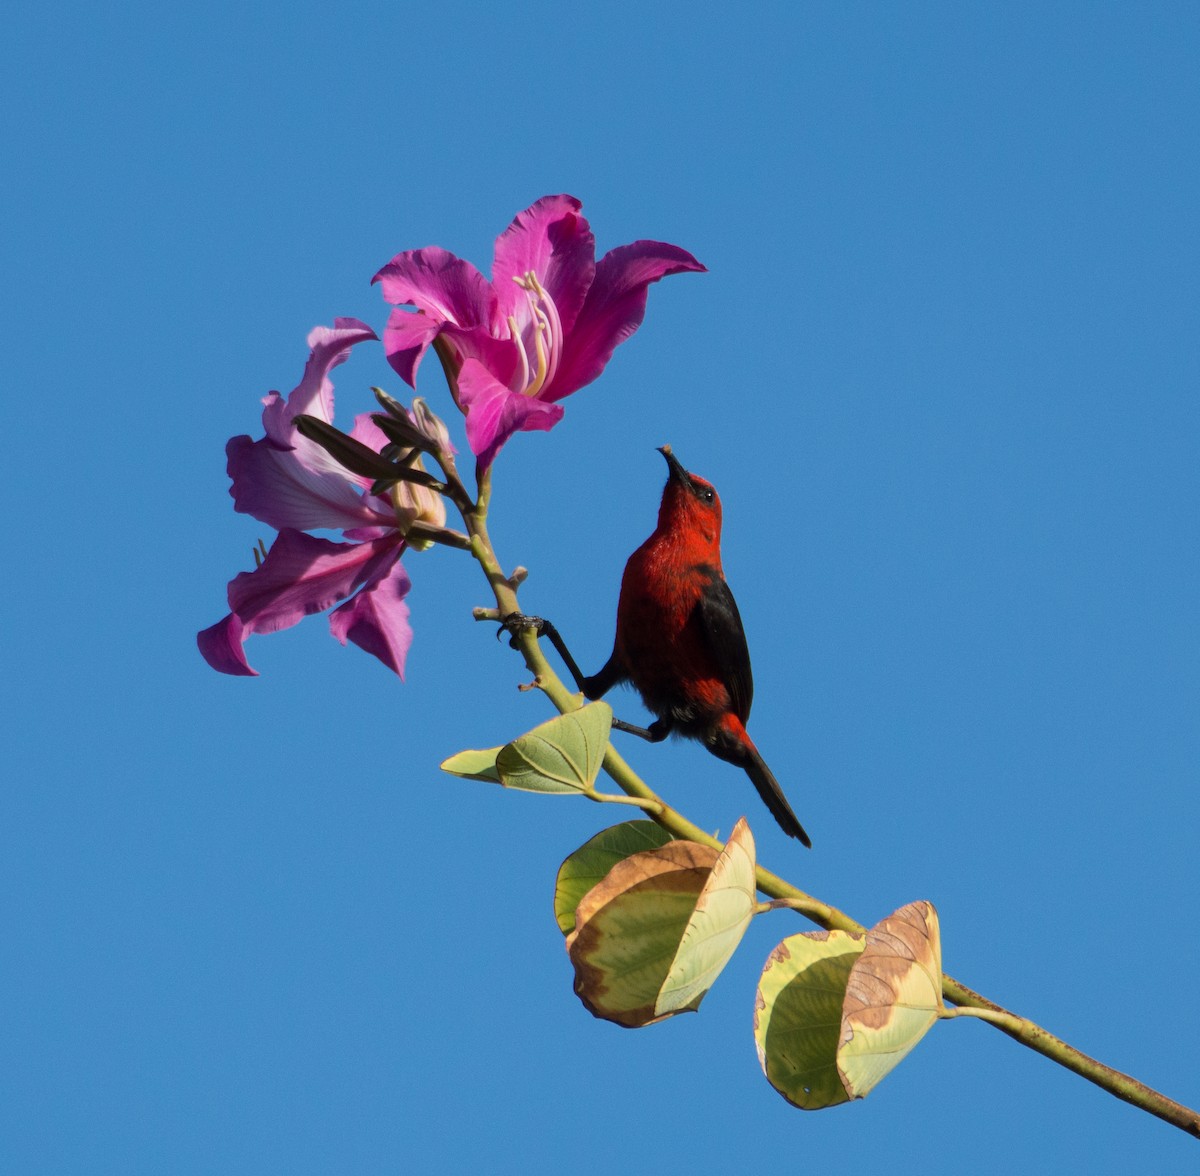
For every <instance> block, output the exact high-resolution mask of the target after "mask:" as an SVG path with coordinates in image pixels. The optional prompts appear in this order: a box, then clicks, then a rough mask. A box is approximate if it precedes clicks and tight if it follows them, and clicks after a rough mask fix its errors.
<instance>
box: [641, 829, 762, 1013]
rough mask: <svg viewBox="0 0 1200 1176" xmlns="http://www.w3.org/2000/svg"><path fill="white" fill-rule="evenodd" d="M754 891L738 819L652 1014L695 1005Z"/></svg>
mask: <svg viewBox="0 0 1200 1176" xmlns="http://www.w3.org/2000/svg"><path fill="white" fill-rule="evenodd" d="M757 894H758V890H757V885H756V883H755V877H754V837H753V835H752V834H751V833H750V826H749V825H747V824H746V818H745V817H743V818H742V819H741V820H739V821H738V823H737V824H736V825H735V826H734V828H733V832H732V833H731V834H730V835H729V840H728V841H727V842H726V843H725V848H724V849H723V850H721V854H720V856H719V857H718V858H717V860H716V863H715V864H714V865H713V868H712V873H711V874H709V876H708V879H707V881H706V882H705V883H704V889H703V890H701V892H700V895H699V898H698V899H697V900H696V908H695V910H693V911H692V915H691V918H690V919H688V923H687V927H686V928H685V929H684V932H683V937H682V939H681V940H680V942H679V947H678V950H677V951H676V953H675V959H674V960H673V961H672V962H671V969H670V971H669V972H668V973H667V977H666V979H665V980H664V981H663V984H662V987H661V989H660V990H659V994H658V999H657V1001H656V1002H655V1005H654V1011H655V1013H656V1014H658V1015H663V1014H666V1013H678V1012H682V1011H684V1010H685V1009H693V1008H697V1007H698V1006H699V1004H700V1001H701V1000H702V999H703V997H704V994H705V993H706V992H707V991H708V990H709V989H710V988H711V987H712V985H713V983H714V981H715V980H716V978H717V977H718V976H719V975H720V974H721V971H722V969H723V968H724V967H725V965H726V964H727V963H728V962H729V958H730V956H732V955H733V953H734V952H735V951H736V950H737V946H738V944H739V943H741V941H742V936H743V935H744V934H745V933H746V928H747V927H748V926H750V920H751V918H753V916H754V906H755V902H756V897H757Z"/></svg>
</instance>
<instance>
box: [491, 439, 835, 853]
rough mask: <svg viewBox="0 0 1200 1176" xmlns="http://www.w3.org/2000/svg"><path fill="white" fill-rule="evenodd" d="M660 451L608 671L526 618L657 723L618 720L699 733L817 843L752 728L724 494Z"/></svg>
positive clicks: (803, 837) (789, 823)
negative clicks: (646, 530) (652, 505)
mask: <svg viewBox="0 0 1200 1176" xmlns="http://www.w3.org/2000/svg"><path fill="white" fill-rule="evenodd" d="M658 452H659V453H661V454H662V455H663V457H664V458H665V459H666V462H667V484H666V486H665V487H664V489H663V495H662V502H661V504H660V506H659V510H658V525H657V526H656V527H655V529H654V532H653V534H651V536H650V537H649V538H648V539H647V540H646V541H645V542H644V543H643V544H642V545H641V546H640V547H639V548H638V549H637V550H636V551H635V552H634V553H633V555H631V556H630V557H629V561H628V562H627V563H626V565H625V573H624V575H623V576H622V578H621V593H620V598H619V600H618V603H617V624H616V635H615V637H614V640H613V650H612V655H611V656H610V657H609V659H608V661H607V662H606V663H605V664H604V666H603V668H602V669H601V670H600V671H599V672H598V673H596V674H592V675H590V676H588V675H583V674H581V673H580V671H579V667H578V666H577V664H576V663H575V660H574V659H573V658H572V657H571V655H570V653H569V652H568V651H567V649H566V646H565V644H564V643H563V641H562V639H561V637H560V636H559V634H558V633H557V631H556V630H555V629H554V626H553V625H551V624H550V623H549V622H547V621H545V620H543V619H542V618H524V617H522V618H519V621H520V622H522V623H523V624H528V623H530V622H535V623H536V627H537V628H538V631H539V632H542V633H545V635H546V636H547V637H549V638H550V639H551V641H552V642H553V644H554V645H555V648H557V649H558V651H559V654H560V655H561V656H562V657H563V660H564V661H565V662H566V664H567V666H568V668H569V669H570V670H571V673H572V675H573V676H574V677H575V680H576V684H577V685H578V687H579V688H580V689H581V690H582V691H583V694H584V696H585V697H586V698H588V699H598V698H601V697H602V696H603V695H605V694H607V693H608V691H609V690H611V689H612V688H613V687H614V686H616V685H618V684H619V683H629V684H630V685H632V686H633V687H634V689H635V690H637V692H638V693H639V694H640V695H641V697H642V701H643V702H644V703H645V704H646V708H647V709H648V710H649V711H650V712H651V713H652V714H654V715H655V719H654V722H653V723H651V724H650V726H649V728H640V727H634V726H632V725H631V724H628V723H622V722H620V721H619V720H618V721H615V722H614V724H613V725H614V726H616V727H618V728H619V729H622V730H625V731H632V732H633V733H634V734H637V735H641V736H642V737H643V738H646V739H648V740H650V741H651V742H654V743H657V742H659V741H660V740H662V739H665V738H666V737H667V736H668V735H671V734H677V735H681V736H684V737H685V738H691V739H696V740H699V742H700V743H702V744H703V745H704V746H705V747H706V748H707V749H708V750H709V751H710V752H712V754H713V755H715V756H717V757H718V758H719V759H722V760H725V761H727V762H728V763H731V764H736V765H737V766H738V767H740V768H742V769H743V770H744V771H745V773H746V775H748V776H749V777H750V780H751V781H752V783H753V784H754V787H755V788H756V789H757V791H758V795H759V796H760V797H761V798H762V800H763V802H764V803H765V804H766V806H767V808H768V809H769V810H770V812H771V815H772V816H773V817H774V818H775V820H776V821H777V822H778V824H779V827H780V828H781V829H782V830H783V831H784V832H785V833H786V834H787V835H788V836H789V837H794V838H796V839H797V840H798V841H800V842H801V843H802V844H803V845H805V846H808V847H811V845H812V842H811V841H810V840H809V836H808V834H807V833H806V832H805V830H804V826H803V825H801V824H800V821H799V820H798V819H797V817H796V814H795V813H794V812H793V811H792V808H791V805H789V804H788V802H787V798H786V797H785V796H784V794H783V790H782V789H781V788H780V786H779V781H778V780H776V779H775V776H774V774H773V773H772V772H771V769H770V768H768V767H767V765H766V762H765V761H764V760H763V757H762V755H761V754H760V753H759V750H758V748H757V747H755V745H754V742H753V740H752V739H751V738H750V736H749V734H748V733H747V732H746V722H747V720H748V719H749V717H750V705H751V703H752V701H753V699H754V678H753V675H752V674H751V670H750V651H749V648H748V646H747V644H746V633H745V629H744V628H743V626H742V618H741V615H740V614H739V612H738V607H737V602H736V601H735V600H734V598H733V593H732V592H731V591H730V588H729V585H728V584H727V583H726V582H725V573H724V571H723V569H722V567H721V500H720V498H718V497H717V492H716V490H715V489H714V488H713V486H712V483H711V482H707V481H705V480H704V479H703V478H701V477H699V476H698V475H696V474H691V473H688V471H687V470H686V469H684V467H683V465H682V464H681V463H680V461H679V459H678V458H677V457H676V456H675V454H674V453H673V452H672V450H671V447H670V446H669V445H663V446H662V447H661V448H660V449H659V450H658ZM509 619H510V618H505V621H506V622H507V621H508V620H509ZM512 619H514V620H515V619H517V618H512ZM505 627H508V626H507V625H506V626H505Z"/></svg>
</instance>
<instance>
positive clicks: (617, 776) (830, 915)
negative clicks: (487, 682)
mask: <svg viewBox="0 0 1200 1176" xmlns="http://www.w3.org/2000/svg"><path fill="white" fill-rule="evenodd" d="M439 356H441V352H440V351H439ZM442 358H443V368H444V369H445V371H446V378H447V380H448V382H449V383H450V386H451V392H452V393H453V394H454V396H455V402H456V403H457V401H458V396H457V388H456V381H455V379H454V375H455V373H454V372H453V367H452V365H451V364H448V363H446V361H445V357H444V356H442ZM477 476H478V481H479V494H478V498H477V501H476V504H475V506H474V508H473V509H469V510H465V511H464V512H463V521H464V523H465V524H466V529H467V534H468V536H469V537H470V547H471V553H472V555H474V557H475V559H476V560H477V561H478V562H479V565H480V566H481V567H482V568H483V571H484V574H485V575H486V576H487V579H488V583H489V584H491V586H492V592H493V593H494V595H495V598H496V609H495V611H494V612H493V610H491V609H476V610H475V616H476V619H479V620H498V619H499V618H502V617H505V616H507V615H508V614H509V613H515V612H520V611H521V610H520V608H519V606H518V603H517V590H516V585H517V584H518V583H519V582H520V581H519V579H518V578H516V577H512V576H506V575H505V574H504V572H503V570H502V568H501V566H500V561H499V560H498V559H497V558H496V553H495V551H494V549H493V547H492V543H491V539H490V538H489V536H488V530H487V511H488V506H489V504H490V501H491V488H492V481H491V470H490V469H488V470H484V471H482V472H480V471H477ZM513 644H514V647H515V648H517V649H518V650H519V651H520V653H521V655H522V657H523V658H524V659H525V665H526V666H527V667H528V669H529V671H530V672H531V673H532V674H533V676H534V685H535V686H537V687H538V689H540V690H541V691H542V693H543V694H545V695H546V697H547V698H548V699H549V700H550V701H551V702H552V703H553V704H554V706H555V707H556V708H557V709H558V711H559V712H560V713H562V714H566V713H567V712H568V711H573V710H578V709H579V708H580V707H581V706H582V705H583V703H584V699H583V695H581V694H577V693H574V692H572V691H570V690H568V689H567V687H566V686H565V685H564V684H563V682H562V680H561V679H560V678H559V677H558V675H557V674H556V673H555V671H554V669H553V667H552V666H551V665H550V663H549V662H548V661H547V660H546V658H545V655H544V654H543V653H542V649H541V646H540V645H539V643H538V639H537V635H536V633H535V632H534V631H533V630H532V629H522V630H521V631H520V632H519V633H518V634H517V635H516V637H515V638H514V641H513ZM604 771H605V772H606V773H607V774H608V776H609V777H610V778H611V779H612V781H613V782H614V783H615V784H616V785H617V787H619V788H620V789H621V791H622V792H624V793H625V795H626V796H628V797H630V798H633V799H632V801H631V803H634V804H638V805H639V807H642V808H644V809H645V811H646V812H647V814H648V815H649V816H650V817H651V818H652V819H653V820H655V821H656V822H657V823H658V824H659V825H661V826H662V827H663V828H664V829H666V830H667V832H668V833H671V834H673V835H674V836H675V837H677V838H679V839H681V840H685V841H695V842H699V843H700V844H701V845H710V846H712V847H713V848H714V849H717V850H720V849H721V848H722V847H723V843H722V842H720V841H718V840H717V839H716V838H715V837H712V836H710V835H709V834H708V833H706V832H705V831H704V830H703V829H701V828H699V826H697V825H694V824H692V822H691V821H689V820H688V819H687V818H686V817H685V816H684V815H683V814H682V813H680V812H678V811H677V810H675V809H673V808H671V807H670V805H668V804H666V803H665V802H664V801H663V800H662V798H661V797H659V796H658V795H657V794H656V793H655V792H654V791H653V790H652V789H651V788H650V787H649V786H648V785H646V784H645V782H644V781H643V780H642V779H641V777H640V776H638V774H637V773H636V772H634V771H633V769H632V768H631V767H630V766H629V765H628V764H627V763H626V762H625V760H624V759H623V758H622V757H621V755H620V753H619V752H618V751H617V750H616V748H615V747H613V746H612V744H611V743H610V744H609V746H608V749H607V750H606V752H605V754H604ZM594 799H600V797H598V796H597V797H595V798H594ZM612 799H614V800H618V801H619V800H620V799H621V798H619V797H614V798H612ZM757 883H758V889H759V890H760V891H762V893H763V894H765V895H767V896H768V897H769V898H770V899H772V900H774V901H773V902H772V903H771V904H770V905H772V906H774V905H780V906H787V907H790V908H792V909H794V910H796V911H798V912H800V913H801V914H803V915H804V916H805V917H806V918H808V919H810V920H811V921H812V922H814V923H816V924H817V926H819V927H823V928H824V929H825V930H827V931H834V930H836V931H850V932H853V933H855V934H859V935H862V934H865V933H866V930H867V928H866V927H864V926H863V925H862V924H861V923H859V922H857V921H856V920H855V919H852V918H851V917H850V916H849V915H847V914H845V913H844V912H842V911H840V910H838V909H837V907H834V906H830V905H829V904H828V903H824V902H821V901H820V900H819V899H817V898H814V897H813V896H812V895H811V894H806V893H805V892H804V891H803V890H800V889H799V888H798V887H796V886H793V885H792V884H791V883H790V882H787V881H785V880H784V879H783V878H780V877H779V876H778V875H777V874H773V873H771V872H770V871H769V870H766V869H764V868H763V867H762V866H759V867H758V875H757ZM942 995H943V997H944V998H945V999H946V1000H948V1001H951V1002H953V1004H955V1005H957V1006H959V1007H958V1008H957V1009H955V1010H954V1012H953V1013H951V1014H950V1015H951V1016H954V1015H964V1016H975V1017H977V1018H979V1019H980V1020H985V1021H987V1022H989V1023H990V1024H992V1025H994V1026H995V1027H996V1028H997V1029H999V1030H1000V1032H1001V1033H1006V1034H1007V1035H1008V1036H1009V1037H1011V1038H1013V1039H1014V1040H1015V1041H1019V1042H1020V1043H1021V1044H1022V1045H1024V1046H1027V1047H1028V1048H1029V1049H1032V1050H1035V1051H1036V1052H1038V1053H1040V1054H1042V1055H1043V1056H1044V1057H1047V1058H1049V1059H1050V1060H1051V1061H1054V1062H1057V1063H1058V1064H1059V1065H1060V1066H1065V1067H1066V1068H1067V1069H1068V1070H1072V1071H1073V1072H1074V1073H1076V1074H1078V1075H1080V1076H1081V1077H1083V1078H1086V1079H1087V1080H1088V1081H1089V1082H1093V1083H1095V1085H1097V1086H1099V1087H1100V1088H1101V1089H1102V1090H1107V1091H1108V1092H1109V1093H1110V1094H1113V1095H1115V1096H1116V1097H1117V1098H1120V1099H1123V1100H1125V1101H1126V1102H1128V1103H1131V1104H1132V1105H1134V1106H1136V1107H1139V1108H1140V1109H1141V1110H1144V1111H1148V1112H1149V1113H1150V1114H1152V1115H1157V1116H1158V1117H1159V1118H1160V1119H1163V1120H1165V1121H1166V1122H1168V1123H1170V1124H1172V1125H1173V1126H1175V1127H1178V1128H1180V1130H1182V1131H1185V1132H1187V1133H1188V1134H1189V1135H1192V1136H1194V1137H1196V1138H1198V1139H1200V1114H1197V1112H1196V1111H1193V1110H1192V1109H1191V1108H1189V1107H1185V1106H1183V1105H1182V1104H1181V1103H1177V1102H1175V1101H1174V1100H1173V1099H1169V1098H1167V1097H1166V1095H1163V1094H1160V1093H1159V1092H1158V1091H1156V1090H1153V1089H1152V1088H1151V1087H1149V1086H1147V1085H1145V1083H1142V1082H1139V1081H1138V1080H1137V1079H1136V1078H1132V1077H1130V1076H1129V1075H1128V1074H1123V1073H1121V1072H1120V1071H1119V1070H1114V1069H1113V1068H1112V1067H1111V1066H1106V1065H1104V1064H1103V1063H1102V1062H1098V1061H1097V1060H1096V1059H1095V1058H1092V1057H1089V1056H1088V1055H1087V1054H1085V1053H1082V1052H1081V1051H1080V1050H1077V1049H1075V1047H1074V1046H1071V1045H1068V1044H1067V1043H1066V1042H1065V1041H1063V1040H1062V1039H1061V1038H1058V1037H1055V1036H1054V1035H1053V1034H1052V1033H1049V1032H1047V1031H1046V1030H1045V1029H1043V1028H1042V1027H1041V1026H1040V1025H1036V1024H1034V1022H1032V1021H1030V1020H1028V1019H1027V1018H1025V1017H1020V1016H1018V1015H1017V1014H1016V1013H1012V1012H1010V1011H1009V1010H1008V1009H1005V1008H1003V1007H1002V1006H1000V1005H998V1004H996V1003H995V1002H994V1001H991V1000H988V999H987V998H986V997H984V996H981V995H980V994H979V993H978V992H975V991H974V990H973V989H970V988H968V987H967V986H966V985H965V984H962V983H960V982H959V981H958V980H955V979H954V978H953V977H951V976H947V975H945V974H944V973H943V975H942Z"/></svg>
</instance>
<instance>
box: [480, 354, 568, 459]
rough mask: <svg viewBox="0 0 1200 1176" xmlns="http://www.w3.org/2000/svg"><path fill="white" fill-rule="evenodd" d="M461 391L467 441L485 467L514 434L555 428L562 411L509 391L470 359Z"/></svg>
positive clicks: (551, 405)
mask: <svg viewBox="0 0 1200 1176" xmlns="http://www.w3.org/2000/svg"><path fill="white" fill-rule="evenodd" d="M458 392H459V397H460V398H461V400H462V405H463V410H464V411H465V412H466V414H467V442H468V444H469V445H470V446H471V452H472V453H474V454H475V455H476V456H477V457H478V459H479V464H480V466H481V467H483V468H485V469H486V468H487V467H488V466H489V465H491V464H492V462H493V461H495V460H496V454H497V453H499V452H500V447H501V446H502V445H503V444H504V443H505V441H507V440H508V439H509V438H510V437H511V436H512V435H513V434H514V433H516V432H518V431H521V430H526V429H543V430H545V429H552V428H553V427H554V426H555V425H556V424H557V423H558V422H559V421H560V420H562V415H563V410H562V408H561V407H559V405H557V404H547V403H545V402H544V401H542V400H536V399H534V398H533V397H532V396H524V395H522V394H521V393H520V392H513V391H512V390H511V389H510V388H506V387H505V386H504V385H503V384H501V383H500V382H499V381H498V380H496V379H494V378H493V377H492V374H491V373H490V372H489V371H488V370H487V368H485V367H484V366H483V364H481V363H480V362H479V361H478V360H474V359H468V360H467V361H466V362H465V363H464V364H463V366H462V371H461V372H459V374H458Z"/></svg>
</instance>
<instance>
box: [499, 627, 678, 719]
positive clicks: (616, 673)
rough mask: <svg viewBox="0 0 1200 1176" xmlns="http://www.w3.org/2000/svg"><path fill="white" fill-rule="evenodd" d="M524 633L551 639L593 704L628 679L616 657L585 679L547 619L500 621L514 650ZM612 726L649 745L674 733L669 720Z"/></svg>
mask: <svg viewBox="0 0 1200 1176" xmlns="http://www.w3.org/2000/svg"><path fill="white" fill-rule="evenodd" d="M522 629H532V630H533V631H534V632H535V633H537V635H538V636H539V637H546V638H548V639H549V641H550V644H551V645H553V646H554V648H555V649H556V650H558V656H559V657H561V658H562V659H563V664H564V665H566V667H567V669H568V670H570V671H571V677H572V678H574V679H575V685H576V686H577V687H578V688H579V689H580V690H581V691H582V692H583V696H584V697H585V698H588V699H592V700H595V699H597V698H602V697H603V696H604V695H605V694H607V693H608V692H609V691H610V690H611V689H612V688H613V687H614V686H615V685H616V684H617V683H618V682H619V681H621V679H622V677H623V676H624V675H623V674H622V673H621V665H620V662H618V661H617V659H616V657H615V656H613V657H610V658H609V659H608V661H607V662H605V663H604V667H603V668H602V669H601V670H600V672H599V673H597V674H592V675H591V676H590V677H588V676H587V675H585V674H584V673H583V672H582V671H581V670H580V668H579V663H578V662H576V660H575V659H574V658H573V657H572V656H571V651H570V650H569V649H568V648H567V643H566V642H565V641H564V640H563V639H562V634H561V633H560V632H559V631H558V630H557V629H556V628H555V627H554V624H553V622H551V621H548V620H546V618H545V617H531V616H526V615H525V613H509V614H508V616H506V617H501V618H500V633H508V634H510V635H511V636H510V640H509V644H510V645H512V646H513V647H514V648H515V647H516V644H517V634H518V633H520V632H521V630H522ZM496 635H497V636H499V635H500V634H499V633H497V634H496ZM612 725H613V730H614V731H624V732H625V733H626V734H628V735H636V736H637V737H638V738H639V739H645V740H646V741H647V742H649V743H661V742H662V741H663V740H664V739H666V737H667V736H668V735H670V733H671V724H670V722H668V721H667V720H666V719H655V720H654V722H653V723H651V724H650V726H649V727H637V726H634V724H633V723H627V722H625V720H624V719H617V718H614V719H613V721H612Z"/></svg>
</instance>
